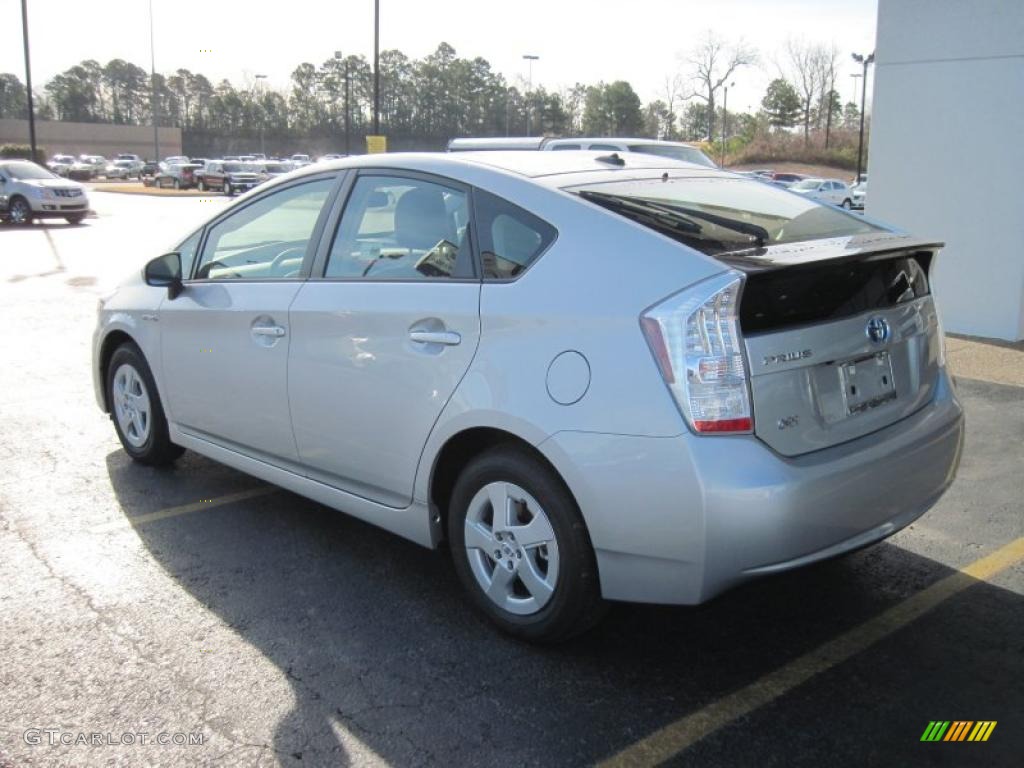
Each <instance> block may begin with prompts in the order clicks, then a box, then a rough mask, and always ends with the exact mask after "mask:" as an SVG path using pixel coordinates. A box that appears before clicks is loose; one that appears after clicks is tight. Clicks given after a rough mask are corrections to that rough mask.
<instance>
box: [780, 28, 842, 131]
mask: <svg viewBox="0 0 1024 768" xmlns="http://www.w3.org/2000/svg"><path fill="white" fill-rule="evenodd" d="M785 54H786V63H785V66H784V67H780V69H783V71H784V74H785V73H787V72H788V78H787V79H788V80H789V81H790V82H791V83H792V84H793V87H795V88H796V91H797V93H798V94H800V107H801V110H802V111H803V124H804V143H805V144H806V143H807V141H808V140H809V138H810V133H811V117H812V113H813V109H814V103H815V99H817V98H820V96H821V95H822V94H823V93H824V92H825V91H826V89H829V88H830V86H831V84H832V82H833V80H834V72H835V59H836V56H837V54H836V53H835V46H833V47H832V48H831V49H830V50H829V49H826V48H825V47H824V46H822V45H819V44H817V43H807V42H804V41H803V40H797V39H795V38H790V39H789V40H787V41H786V49H785ZM830 69H831V72H830Z"/></svg>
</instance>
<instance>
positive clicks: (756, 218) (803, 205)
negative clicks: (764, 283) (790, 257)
mask: <svg viewBox="0 0 1024 768" xmlns="http://www.w3.org/2000/svg"><path fill="white" fill-rule="evenodd" d="M567 189H568V191H571V192H576V193H578V194H580V195H581V196H582V197H584V198H586V199H588V200H590V201H591V202H594V203H597V204H598V205H601V206H602V207H604V208H607V209H609V210H612V211H614V212H615V213H617V214H620V215H622V216H625V217H627V218H629V219H632V220H633V221H636V222H638V223H640V224H643V225H645V226H647V227H650V228H651V229H654V230H656V231H658V232H660V233H661V234H664V235H667V236H668V237H671V238H673V239H675V240H678V241H680V242H682V243H684V244H686V245H690V246H692V247H694V248H696V249H697V250H700V251H702V252H704V253H707V254H714V253H725V252H728V251H735V250H742V249H746V248H751V247H756V246H759V245H778V244H781V243H793V242H801V241H805V240H818V239H823V238H829V237H850V236H853V235H862V234H869V233H873V232H881V231H883V230H882V229H880V228H879V227H876V226H874V225H872V224H869V223H867V222H865V221H864V220H863V219H860V218H859V217H856V216H851V215H850V214H847V213H844V212H842V211H840V210H837V209H835V208H832V207H831V206H826V205H821V204H820V203H817V202H815V201H813V200H810V199H808V198H805V197H803V196H801V195H790V194H787V192H786V191H784V190H781V189H779V188H777V187H772V186H770V185H767V184H762V183H761V182H758V181H753V180H751V179H744V178H710V179H709V178H666V177H664V176H663V177H659V178H656V179H635V180H632V181H614V182H608V183H604V184H587V185H583V186H578V187H570V188H567Z"/></svg>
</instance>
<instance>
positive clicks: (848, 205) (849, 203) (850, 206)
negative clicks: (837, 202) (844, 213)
mask: <svg viewBox="0 0 1024 768" xmlns="http://www.w3.org/2000/svg"><path fill="white" fill-rule="evenodd" d="M843 208H845V209H846V210H848V211H849V210H852V209H853V201H852V200H851V199H850V198H846V199H845V200H843Z"/></svg>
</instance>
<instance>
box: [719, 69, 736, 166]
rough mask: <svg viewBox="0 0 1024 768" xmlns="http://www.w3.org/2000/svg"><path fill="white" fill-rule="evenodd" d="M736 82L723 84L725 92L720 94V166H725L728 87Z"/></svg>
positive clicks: (727, 127)
mask: <svg viewBox="0 0 1024 768" xmlns="http://www.w3.org/2000/svg"><path fill="white" fill-rule="evenodd" d="M734 85H736V83H729V84H728V85H727V86H725V93H724V94H723V96H722V167H723V168H724V167H725V142H726V140H727V138H728V131H729V89H730V88H732V87H733V86H734Z"/></svg>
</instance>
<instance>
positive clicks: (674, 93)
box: [661, 74, 692, 139]
mask: <svg viewBox="0 0 1024 768" xmlns="http://www.w3.org/2000/svg"><path fill="white" fill-rule="evenodd" d="M661 93H662V101H664V102H665V108H666V110H667V111H668V114H667V116H666V123H667V125H666V128H667V134H666V136H665V138H666V139H674V138H675V135H676V133H677V131H678V127H677V126H678V125H679V114H678V113H677V112H676V107H677V106H681V105H682V103H683V102H684V101H686V99H688V98H690V96H692V94H690V95H686V91H685V87H684V83H683V78H682V77H680V76H679V75H678V74H669V75H665V83H664V86H663V87H662V90H661Z"/></svg>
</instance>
